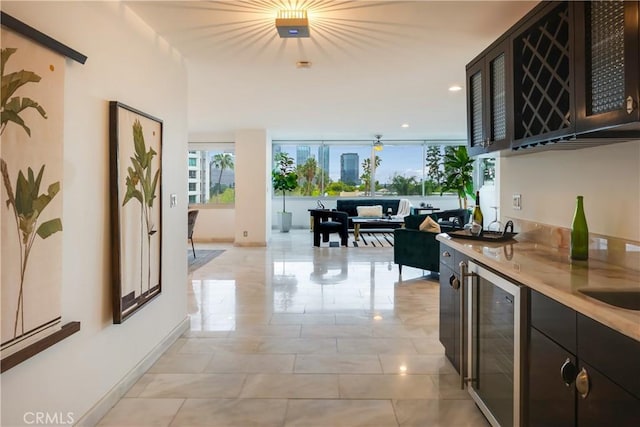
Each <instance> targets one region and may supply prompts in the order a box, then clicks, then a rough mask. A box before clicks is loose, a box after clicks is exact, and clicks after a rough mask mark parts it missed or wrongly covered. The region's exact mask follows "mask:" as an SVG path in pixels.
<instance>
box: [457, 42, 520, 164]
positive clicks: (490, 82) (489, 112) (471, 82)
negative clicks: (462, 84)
mask: <svg viewBox="0 0 640 427" xmlns="http://www.w3.org/2000/svg"><path fill="white" fill-rule="evenodd" d="M510 70H511V57H510V54H509V43H508V40H507V39H506V38H504V39H501V40H500V41H498V42H497V43H494V45H492V46H491V47H490V48H489V49H488V50H487V51H485V52H483V53H482V54H481V55H480V56H479V57H477V58H476V59H475V60H474V62H472V63H471V64H469V65H468V66H467V89H468V90H467V129H468V132H467V133H468V138H469V144H468V149H469V154H470V155H472V156H475V155H478V154H484V153H488V152H491V151H496V150H502V149H505V148H509V145H510V143H511V120H509V119H508V117H507V114H508V112H509V111H510V108H509V106H508V105H507V100H508V98H509V97H508V96H507V93H508V91H509V88H510V86H511V81H510V80H509V75H510Z"/></svg>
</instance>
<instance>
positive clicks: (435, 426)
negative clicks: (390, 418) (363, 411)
mask: <svg viewBox="0 0 640 427" xmlns="http://www.w3.org/2000/svg"><path fill="white" fill-rule="evenodd" d="M393 407H394V409H395V413H396V416H397V419H398V423H400V426H401V427H426V426H429V427H454V426H455V427H488V426H489V423H488V422H487V420H486V419H485V418H484V416H483V415H482V413H481V412H480V411H479V410H478V408H477V407H476V405H475V403H474V402H473V401H472V400H437V399H428V400H415V399H412V400H394V401H393Z"/></svg>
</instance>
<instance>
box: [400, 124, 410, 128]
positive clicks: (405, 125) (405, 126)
mask: <svg viewBox="0 0 640 427" xmlns="http://www.w3.org/2000/svg"><path fill="white" fill-rule="evenodd" d="M400 127H401V128H408V127H409V123H403V124H401V125H400Z"/></svg>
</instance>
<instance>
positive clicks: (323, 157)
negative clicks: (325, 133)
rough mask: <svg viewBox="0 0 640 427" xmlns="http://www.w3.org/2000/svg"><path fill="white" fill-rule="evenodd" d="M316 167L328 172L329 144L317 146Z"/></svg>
mask: <svg viewBox="0 0 640 427" xmlns="http://www.w3.org/2000/svg"><path fill="white" fill-rule="evenodd" d="M318 167H319V168H320V169H322V170H323V171H324V172H325V173H327V174H328V173H329V146H328V145H321V146H319V147H318Z"/></svg>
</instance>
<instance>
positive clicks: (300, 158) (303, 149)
mask: <svg viewBox="0 0 640 427" xmlns="http://www.w3.org/2000/svg"><path fill="white" fill-rule="evenodd" d="M309 157H311V147H309V146H308V145H298V146H297V147H296V166H300V165H304V164H305V162H306V161H307V159H308V158H309Z"/></svg>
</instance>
